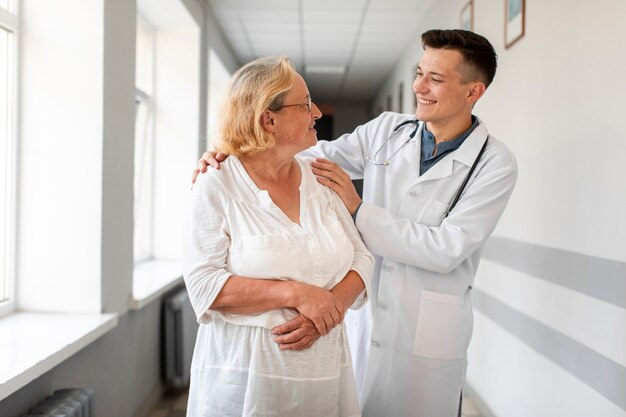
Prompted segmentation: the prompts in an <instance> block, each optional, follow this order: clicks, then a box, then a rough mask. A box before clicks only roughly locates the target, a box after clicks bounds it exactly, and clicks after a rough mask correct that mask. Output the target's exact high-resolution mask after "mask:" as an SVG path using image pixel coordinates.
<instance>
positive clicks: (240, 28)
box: [207, 0, 433, 104]
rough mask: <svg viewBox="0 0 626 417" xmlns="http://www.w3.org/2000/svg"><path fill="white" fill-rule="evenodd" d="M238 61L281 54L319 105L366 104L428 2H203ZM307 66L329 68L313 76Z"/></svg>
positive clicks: (414, 35)
mask: <svg viewBox="0 0 626 417" xmlns="http://www.w3.org/2000/svg"><path fill="white" fill-rule="evenodd" d="M207 2H208V4H209V7H210V8H211V10H212V12H213V14H214V15H215V17H216V18H217V20H218V22H219V23H218V24H219V25H220V30H221V31H222V33H223V34H224V37H225V39H226V41H227V42H228V43H229V44H230V46H231V48H232V50H233V51H234V53H235V55H236V57H237V59H238V60H239V61H240V62H241V63H245V62H248V61H250V60H252V59H255V58H258V57H262V56H267V55H286V56H288V57H289V58H290V59H291V60H292V61H293V62H294V64H296V67H297V68H298V72H300V74H302V76H303V77H304V78H305V80H306V82H307V84H308V87H309V90H310V91H311V93H312V96H313V98H314V100H315V101H316V102H318V103H321V104H322V103H326V104H332V103H339V102H342V103H349V102H360V103H362V102H367V101H370V100H371V99H373V97H374V96H375V94H376V92H377V90H378V89H379V87H380V85H381V84H382V82H383V81H384V80H385V78H386V77H387V75H388V74H389V72H390V71H391V69H392V66H393V65H394V64H395V63H396V62H397V61H398V60H399V59H400V57H401V56H402V54H403V52H404V50H405V48H406V46H407V45H408V44H409V42H416V41H417V40H418V39H419V34H420V33H421V32H422V31H423V28H421V27H420V26H419V23H420V22H421V18H420V17H421V16H422V15H423V14H424V12H425V11H426V10H427V9H428V8H429V7H430V6H431V4H432V3H433V0H207ZM313 66H325V67H329V66H332V67H331V68H334V69H336V68H337V67H343V68H345V71H344V72H343V73H341V74H339V73H319V72H317V71H313V69H312V67H313Z"/></svg>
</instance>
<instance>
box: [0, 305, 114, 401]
mask: <svg viewBox="0 0 626 417" xmlns="http://www.w3.org/2000/svg"><path fill="white" fill-rule="evenodd" d="M116 325H117V315H115V314H84V315H81V314H46V313H25V312H17V313H13V314H10V315H8V316H6V317H4V318H2V319H0V355H1V357H2V358H3V360H2V361H0V401H2V400H3V399H4V398H6V397H8V396H9V395H11V394H12V393H14V392H15V391H17V390H19V389H20V388H22V387H24V386H25V385H26V384H28V383H29V382H31V381H33V380H34V379H35V378H38V377H39V376H41V375H43V374H44V373H46V372H48V371H49V370H50V369H52V368H54V367H55V366H57V365H58V364H60V363H61V362H63V361H64V360H66V359H67V358H69V357H70V356H72V355H74V354H75V353H76V352H78V351H80V350H81V349H83V348H84V347H86V346H88V345H89V344H90V343H93V342H94V341H95V340H97V339H98V338H100V337H101V336H103V335H104V334H106V333H107V332H109V331H110V330H111V329H113V328H114V327H115V326H116Z"/></svg>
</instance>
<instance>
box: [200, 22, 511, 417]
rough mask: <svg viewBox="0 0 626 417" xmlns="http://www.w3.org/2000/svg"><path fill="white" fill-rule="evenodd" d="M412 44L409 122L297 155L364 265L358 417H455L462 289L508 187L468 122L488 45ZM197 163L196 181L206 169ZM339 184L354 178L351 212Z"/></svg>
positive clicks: (499, 150) (365, 129) (478, 41)
mask: <svg viewBox="0 0 626 417" xmlns="http://www.w3.org/2000/svg"><path fill="white" fill-rule="evenodd" d="M422 45H423V47H424V53H423V55H422V59H421V62H420V64H419V66H418V69H417V74H416V78H415V82H414V84H413V90H414V92H415V94H416V97H417V102H418V106H417V110H416V114H415V115H414V116H413V115H406V114H398V113H390V112H385V113H383V114H381V115H380V116H379V117H377V118H376V119H374V120H372V121H370V122H368V123H367V124H365V125H362V126H359V127H358V128H357V129H356V130H355V131H354V132H352V133H350V134H346V135H344V136H342V137H340V138H338V139H337V140H335V141H332V142H325V141H321V142H319V143H318V145H317V146H315V147H314V148H311V149H310V150H308V151H306V152H307V153H308V154H309V155H315V156H318V157H323V158H325V159H320V160H318V161H317V162H316V163H314V164H313V166H314V173H315V174H316V175H317V176H318V177H319V181H320V182H322V183H323V184H326V185H328V186H329V187H330V188H332V189H333V190H335V191H336V192H337V193H338V194H339V196H340V197H341V199H342V201H343V202H344V204H345V205H346V207H347V208H348V210H349V211H350V213H352V215H353V217H354V219H355V222H356V226H357V229H358V230H359V232H360V233H361V236H362V238H363V240H364V241H365V243H366V245H367V247H368V249H369V250H370V251H371V252H372V253H373V254H375V255H376V271H375V275H374V280H373V285H372V292H373V294H370V303H369V305H368V308H366V309H362V310H360V311H359V312H358V313H357V315H356V316H355V315H353V316H351V317H347V318H346V328H347V329H348V335H349V338H350V342H351V349H352V354H353V362H354V367H355V374H356V377H357V384H359V385H360V399H361V404H362V409H363V416H366V417H381V416H388V417H407V416H415V417H455V416H457V414H458V413H459V411H460V410H459V397H460V394H461V387H462V385H463V381H464V379H465V370H466V365H467V356H466V354H467V347H468V345H469V341H470V338H471V335H472V325H473V319H472V306H471V288H472V283H473V280H474V276H475V275H476V270H477V268H478V264H479V261H480V257H481V253H482V249H483V246H484V243H485V241H486V240H487V238H488V237H489V236H490V235H491V233H492V232H493V230H494V228H495V227H496V224H497V223H498V220H499V219H500V216H501V215H502V213H503V211H504V209H505V207H506V204H507V202H508V200H509V197H510V195H511V193H512V191H513V187H514V185H515V181H516V178H517V165H516V162H515V158H514V157H513V155H512V154H511V152H510V151H509V150H508V149H507V148H506V146H505V145H504V144H503V143H501V142H500V141H498V140H497V139H495V138H494V137H493V136H491V135H490V134H489V132H488V131H487V127H486V126H485V124H484V123H483V122H482V121H481V120H480V119H478V118H477V117H476V116H474V115H472V109H473V107H474V105H475V104H476V102H477V101H478V100H479V99H480V98H481V97H482V96H483V94H484V93H485V90H486V89H487V87H488V86H489V84H490V83H491V81H492V80H493V77H494V75H495V71H496V54H495V51H494V49H493V47H492V46H491V44H490V43H489V41H487V39H485V38H484V37H482V36H480V35H477V34H475V33H472V32H468V31H462V30H430V31H427V32H425V33H424V34H422ZM415 118H417V119H418V120H420V122H417V121H416V120H415ZM203 158H204V159H205V161H201V163H200V171H204V170H205V169H206V164H207V163H210V164H211V165H213V166H216V165H218V164H217V163H216V161H215V159H214V158H213V155H211V154H209V153H206V154H205V155H204V157H203ZM218 159H220V156H219V155H218ZM331 161H333V162H331ZM472 167H473V169H472ZM196 174H197V172H196V173H195V174H194V175H196ZM468 174H471V175H468ZM350 177H351V178H355V179H356V178H363V180H364V181H363V201H361V199H360V198H359V196H358V194H357V193H356V191H355V190H354V187H353V186H352V182H351V181H350ZM465 182H466V183H465ZM464 183H465V184H464ZM459 192H461V194H460V197H459V198H458V203H457V204H455V205H454V207H453V208H452V209H451V206H452V205H453V201H454V200H455V197H456V196H457V194H458V193H459ZM286 327H289V326H286ZM293 327H294V329H295V330H294V331H293V334H294V338H297V337H301V336H299V335H298V334H299V332H302V331H303V330H302V329H301V328H298V326H296V325H294V326H293ZM283 330H284V331H287V330H289V329H287V328H286V329H283ZM287 334H288V333H287ZM283 340H284V336H283Z"/></svg>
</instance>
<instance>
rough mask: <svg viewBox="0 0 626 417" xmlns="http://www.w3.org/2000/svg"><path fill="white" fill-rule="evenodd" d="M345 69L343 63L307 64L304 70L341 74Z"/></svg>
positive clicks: (316, 72)
mask: <svg viewBox="0 0 626 417" xmlns="http://www.w3.org/2000/svg"><path fill="white" fill-rule="evenodd" d="M345 71H346V67H345V66H344V65H316V64H313V65H307V66H306V68H305V72H306V73H307V74H337V75H341V74H343V73H344V72H345Z"/></svg>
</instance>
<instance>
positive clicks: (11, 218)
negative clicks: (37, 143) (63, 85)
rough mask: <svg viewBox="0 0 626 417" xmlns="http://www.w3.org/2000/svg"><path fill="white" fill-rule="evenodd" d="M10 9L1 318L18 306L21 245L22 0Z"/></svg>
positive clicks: (5, 23)
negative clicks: (20, 91)
mask: <svg viewBox="0 0 626 417" xmlns="http://www.w3.org/2000/svg"><path fill="white" fill-rule="evenodd" d="M8 6H9V7H8V9H4V8H0V29H1V30H6V31H7V32H8V33H10V34H11V36H12V42H11V44H12V50H11V53H12V55H13V61H12V62H11V65H10V66H9V68H8V70H9V73H8V75H9V77H8V79H9V80H10V83H8V95H7V102H8V106H7V111H8V118H7V120H8V122H9V123H8V126H7V132H6V133H7V139H8V140H7V143H6V145H5V146H6V159H5V162H6V165H5V168H4V169H5V170H6V172H5V174H6V180H5V184H4V185H0V187H4V189H5V192H6V194H5V196H6V197H7V198H6V199H5V202H4V204H5V216H4V218H3V219H0V221H2V222H3V223H4V231H5V233H4V236H0V238H3V239H4V254H0V256H4V258H5V261H4V270H2V271H0V278H1V279H0V285H4V286H5V290H6V295H7V298H6V299H5V300H1V301H0V317H2V316H5V315H7V314H10V313H12V312H13V311H15V309H16V295H17V291H16V287H17V277H16V274H15V271H16V268H15V264H16V247H17V234H16V223H17V197H18V196H17V169H18V154H17V141H18V112H19V96H18V85H19V74H20V72H19V50H20V37H19V15H18V12H19V10H18V8H19V2H18V1H17V0H13V1H11V0H10V1H9V5H8Z"/></svg>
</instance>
